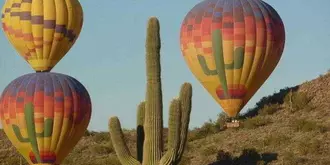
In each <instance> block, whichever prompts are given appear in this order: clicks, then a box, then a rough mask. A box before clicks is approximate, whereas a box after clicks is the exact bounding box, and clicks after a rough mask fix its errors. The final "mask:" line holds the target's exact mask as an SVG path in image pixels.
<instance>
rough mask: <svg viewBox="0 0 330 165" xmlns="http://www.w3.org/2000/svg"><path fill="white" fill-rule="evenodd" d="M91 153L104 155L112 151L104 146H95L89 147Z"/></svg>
mask: <svg viewBox="0 0 330 165" xmlns="http://www.w3.org/2000/svg"><path fill="white" fill-rule="evenodd" d="M91 151H92V152H93V153H94V154H98V155H104V154H109V153H111V152H113V149H112V148H110V147H109V146H107V145H104V144H95V145H93V146H92V147H91Z"/></svg>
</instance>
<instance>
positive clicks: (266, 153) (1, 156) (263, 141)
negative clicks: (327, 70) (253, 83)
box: [0, 74, 330, 165]
mask: <svg viewBox="0 0 330 165" xmlns="http://www.w3.org/2000/svg"><path fill="white" fill-rule="evenodd" d="M224 119H225V118H224V116H223V115H219V119H218V120H217V121H209V122H206V123H205V124H204V125H203V126H201V127H200V128H196V129H194V130H191V131H190V134H189V143H188V145H187V148H186V151H185V154H184V158H183V159H182V162H181V165H208V164H209V165H222V164H226V165H227V164H249V165H262V164H270V165H296V164H297V165H298V164H299V165H301V164H306V165H328V164H330V156H329V155H330V130H329V126H330V74H326V75H322V76H320V77H319V78H317V79H314V80H312V81H309V82H305V83H303V84H301V85H299V86H296V87H293V88H286V89H283V90H281V91H280V92H279V93H275V94H274V95H272V96H268V97H264V98H263V99H261V100H260V102H258V103H257V105H256V107H255V108H253V109H251V111H249V112H248V113H246V114H245V115H243V116H241V121H242V125H241V127H240V128H237V129H223V123H224ZM125 132H126V139H127V141H128V142H129V148H130V149H131V151H132V152H133V153H135V132H134V130H127V131H125ZM0 139H1V140H0V146H1V147H0V165H18V164H20V156H19V154H17V153H16V150H15V148H14V147H13V146H12V145H11V143H10V142H9V141H8V139H7V138H6V136H5V135H4V133H3V132H2V131H1V132H0ZM22 162H23V164H24V162H25V161H24V160H22ZM77 164H79V165H120V163H119V161H118V159H117V158H116V154H115V153H114V150H113V148H112V145H111V141H110V137H109V134H108V133H107V132H101V133H99V132H86V135H85V136H84V137H83V138H82V139H81V140H80V142H79V143H78V145H77V146H76V147H75V148H74V151H73V152H72V153H71V154H70V155H69V156H68V157H67V159H66V160H65V162H64V164H63V165H77Z"/></svg>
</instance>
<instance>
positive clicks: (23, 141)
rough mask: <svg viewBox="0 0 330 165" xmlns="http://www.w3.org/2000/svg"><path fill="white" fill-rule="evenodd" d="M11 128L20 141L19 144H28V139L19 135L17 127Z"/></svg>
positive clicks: (19, 131)
mask: <svg viewBox="0 0 330 165" xmlns="http://www.w3.org/2000/svg"><path fill="white" fill-rule="evenodd" d="M12 128H13V131H14V133H15V135H16V137H17V139H18V141H20V142H21V143H27V142H30V139H29V138H24V137H23V135H22V134H21V130H20V128H19V127H18V126H17V125H13V126H12Z"/></svg>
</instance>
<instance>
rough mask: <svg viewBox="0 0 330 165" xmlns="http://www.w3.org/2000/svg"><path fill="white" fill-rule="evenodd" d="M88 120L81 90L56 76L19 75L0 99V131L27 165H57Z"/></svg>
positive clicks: (75, 83)
mask: <svg viewBox="0 0 330 165" xmlns="http://www.w3.org/2000/svg"><path fill="white" fill-rule="evenodd" d="M90 117H91V100H90V97H89V94H88V92H87V90H86V89H85V87H84V86H83V85H82V84H81V83H80V82H79V81H77V80H76V79H74V78H72V77H70V76H67V75H64V74H60V73H52V72H45V73H30V74H26V75H23V76H21V77H19V78H17V79H15V80H14V81H12V82H11V83H10V84H9V85H8V86H7V87H6V88H5V90H4V91H3V93H2V96H1V98H0V118H1V121H2V126H3V129H4V131H5V133H6V135H7V136H8V138H9V140H10V141H11V142H12V143H13V145H14V146H15V147H16V148H17V150H18V151H19V152H20V153H21V154H22V156H23V157H24V158H25V159H26V160H27V161H28V162H29V163H30V164H42V163H44V164H49V165H54V164H60V163H61V161H62V160H63V159H64V158H65V156H67V154H68V153H69V152H70V151H71V149H72V148H73V147H74V146H75V145H76V144H77V142H78V140H79V139H80V137H81V136H82V135H83V134H84V133H85V130H86V128H87V126H88V123H89V121H90Z"/></svg>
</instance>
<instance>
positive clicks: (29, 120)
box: [24, 103, 41, 163]
mask: <svg viewBox="0 0 330 165" xmlns="http://www.w3.org/2000/svg"><path fill="white" fill-rule="evenodd" d="M24 113H25V121H26V126H27V133H28V136H29V140H30V143H31V147H32V151H33V153H34V155H35V157H36V159H37V162H38V163H41V158H40V154H39V149H38V142H37V136H36V132H35V124H34V107H33V104H32V103H27V104H26V105H25V108H24Z"/></svg>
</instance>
